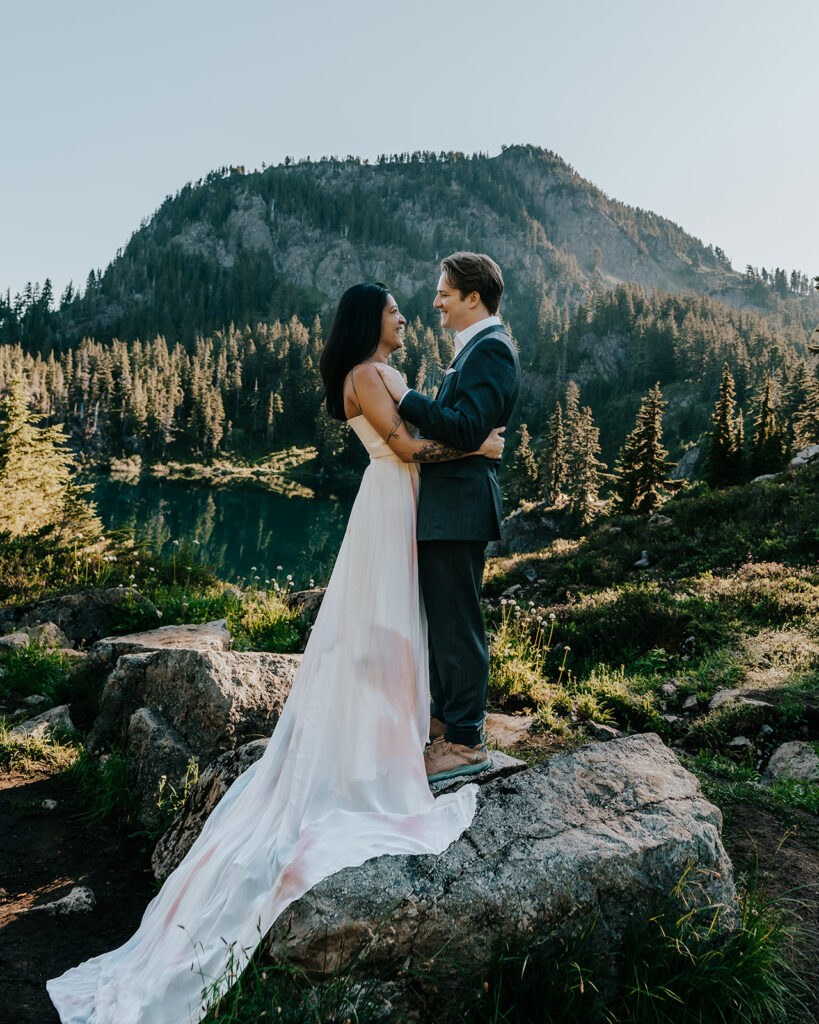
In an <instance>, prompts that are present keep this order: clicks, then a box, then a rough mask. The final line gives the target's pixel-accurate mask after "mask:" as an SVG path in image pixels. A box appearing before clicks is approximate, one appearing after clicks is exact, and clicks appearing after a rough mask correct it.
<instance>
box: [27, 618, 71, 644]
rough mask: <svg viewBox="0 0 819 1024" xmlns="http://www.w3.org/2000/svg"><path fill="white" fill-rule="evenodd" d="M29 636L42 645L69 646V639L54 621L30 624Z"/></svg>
mask: <svg viewBox="0 0 819 1024" xmlns="http://www.w3.org/2000/svg"><path fill="white" fill-rule="evenodd" d="M29 636H30V637H31V639H32V640H33V641H34V642H35V643H38V644H40V645H41V646H43V647H49V648H52V649H53V648H55V647H69V648H70V647H71V641H70V640H69V639H68V637H67V636H66V635H65V633H63V631H62V630H61V629H60V627H59V626H58V625H57V624H56V623H54V622H41V623H40V624H39V625H37V626H32V627H31V629H30V630H29Z"/></svg>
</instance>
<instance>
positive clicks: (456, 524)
mask: <svg viewBox="0 0 819 1024" xmlns="http://www.w3.org/2000/svg"><path fill="white" fill-rule="evenodd" d="M519 390H520V363H519V361H518V354H517V352H516V350H515V347H514V345H513V344H512V341H511V339H510V338H509V335H508V334H507V333H506V330H505V329H504V328H503V327H502V326H501V325H499V324H493V325H492V326H490V327H487V328H485V329H484V330H482V331H479V332H478V333H477V334H476V335H475V337H474V338H471V339H470V340H469V341H468V342H467V343H466V345H464V347H463V348H462V349H461V351H460V352H459V353H458V355H457V356H456V357H455V359H454V360H453V362H452V365H451V366H450V368H449V369H448V370H447V372H446V374H445V375H444V379H443V381H442V383H441V387H440V389H439V391H438V394H437V395H436V396H435V399H434V400H433V399H431V398H427V397H426V396H424V395H422V394H420V393H419V392H418V391H409V392H408V393H407V394H406V395H405V396H404V397H403V398H402V400H401V404H400V407H399V409H400V412H401V415H402V416H403V417H405V418H406V419H408V420H409V421H410V422H411V423H415V424H416V425H417V426H418V427H419V428H420V431H421V436H422V437H428V438H431V439H433V440H435V441H443V442H444V443H445V444H447V445H450V446H451V447H453V448H459V449H460V450H461V451H465V452H471V451H475V449H476V448H480V446H481V444H483V442H484V440H485V439H486V437H487V435H488V434H489V432H490V431H491V430H493V429H494V428H495V427H502V426H505V425H506V424H507V423H508V422H509V419H510V417H511V415H512V410H513V408H514V405H515V402H516V401H517V397H518V391H519ZM421 478H422V479H421V494H420V498H419V502H418V540H419V541H423V540H477V541H482V540H485V541H489V540H497V539H498V538H499V537H500V521H501V489H500V484H499V483H498V463H497V461H496V460H494V459H485V458H484V457H483V456H482V455H473V456H470V457H469V458H465V459H458V460H455V461H452V462H426V463H423V464H422V467H421Z"/></svg>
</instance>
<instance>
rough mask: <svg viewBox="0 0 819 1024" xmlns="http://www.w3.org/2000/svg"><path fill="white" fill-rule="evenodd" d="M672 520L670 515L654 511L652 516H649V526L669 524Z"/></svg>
mask: <svg viewBox="0 0 819 1024" xmlns="http://www.w3.org/2000/svg"><path fill="white" fill-rule="evenodd" d="M672 522H673V520H672V519H671V516H664V515H661V514H660V513H659V512H655V513H654V515H653V516H649V519H648V525H649V526H670V525H671V523H672Z"/></svg>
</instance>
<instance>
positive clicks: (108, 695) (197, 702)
mask: <svg viewBox="0 0 819 1024" xmlns="http://www.w3.org/2000/svg"><path fill="white" fill-rule="evenodd" d="M298 664H299V655H296V654H255V653H250V652H243V653H233V652H230V651H214V650H204V651H199V650H176V649H173V648H170V649H165V650H157V651H148V652H141V653H137V654H125V655H123V656H122V657H120V659H119V661H118V662H117V665H116V668H115V669H114V670H113V672H111V674H110V675H109V676H108V679H107V680H106V682H105V685H104V687H103V690H102V695H101V697H100V713H99V716H98V717H97V719H96V721H95V722H94V724H93V726H92V727H91V731H90V733H89V735H88V745H89V746H90V748H91V749H92V750H98V749H100V748H101V747H102V746H104V745H105V744H106V743H109V742H111V741H112V740H117V739H120V738H121V737H123V736H124V734H125V731H126V729H127V726H128V723H129V721H130V719H131V716H132V715H133V713H134V712H135V711H136V710H137V709H138V708H142V707H152V708H156V709H158V710H159V711H160V712H161V713H162V715H163V716H164V718H165V720H166V721H167V722H169V723H170V725H172V726H173V728H174V729H175V730H176V731H177V732H178V733H179V734H180V736H181V737H182V739H183V740H184V741H185V743H186V744H187V745H188V746H189V747H190V748H191V750H192V751H193V753H194V754H196V756H197V757H198V759H199V762H200V764H201V765H202V766H203V767H204V766H205V765H207V764H209V763H210V762H211V761H212V760H213V759H214V758H215V757H218V755H219V754H221V753H224V751H226V750H232V749H233V748H234V747H237V746H239V745H240V744H242V743H245V742H247V741H248V740H250V739H254V738H256V737H258V736H269V735H270V733H271V732H272V731H273V727H274V726H275V724H276V722H277V721H278V719H279V714H280V713H281V709H282V707H283V705H284V702H285V700H286V699H287V695H288V693H289V692H290V686H291V684H292V682H293V678H294V677H295V674H296V669H297V667H298Z"/></svg>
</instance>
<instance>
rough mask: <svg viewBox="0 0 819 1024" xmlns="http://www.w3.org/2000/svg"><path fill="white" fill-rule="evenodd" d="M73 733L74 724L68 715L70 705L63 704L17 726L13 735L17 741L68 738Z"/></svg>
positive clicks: (12, 731) (13, 730) (12, 732)
mask: <svg viewBox="0 0 819 1024" xmlns="http://www.w3.org/2000/svg"><path fill="white" fill-rule="evenodd" d="M72 732H74V723H73V722H72V721H71V719H70V717H69V715H68V705H67V704H61V705H60V706H59V707H56V708H50V709H49V710H48V711H44V712H43V713H42V714H41V715H35V716H34V718H29V719H27V720H26V721H25V722H21V723H20V724H19V725H15V727H14V728H13V729H12V730H11V735H12V736H15V737H17V739H33V740H43V739H52V738H58V737H60V736H67V735H69V734H70V733H72Z"/></svg>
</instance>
